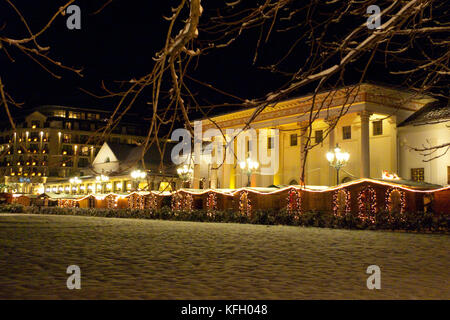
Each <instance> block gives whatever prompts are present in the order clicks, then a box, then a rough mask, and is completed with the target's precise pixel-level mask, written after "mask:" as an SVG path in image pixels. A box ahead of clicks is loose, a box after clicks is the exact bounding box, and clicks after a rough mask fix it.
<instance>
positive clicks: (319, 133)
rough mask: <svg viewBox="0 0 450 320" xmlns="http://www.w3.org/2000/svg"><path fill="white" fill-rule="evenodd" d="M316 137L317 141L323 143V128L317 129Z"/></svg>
mask: <svg viewBox="0 0 450 320" xmlns="http://www.w3.org/2000/svg"><path fill="white" fill-rule="evenodd" d="M315 137H316V143H321V142H322V141H323V130H316V132H315Z"/></svg>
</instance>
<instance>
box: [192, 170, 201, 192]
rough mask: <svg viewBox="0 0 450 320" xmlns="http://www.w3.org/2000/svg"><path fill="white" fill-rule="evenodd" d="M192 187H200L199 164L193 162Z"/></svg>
mask: <svg viewBox="0 0 450 320" xmlns="http://www.w3.org/2000/svg"><path fill="white" fill-rule="evenodd" d="M192 187H193V188H194V189H199V188H200V164H194V174H193V181H192Z"/></svg>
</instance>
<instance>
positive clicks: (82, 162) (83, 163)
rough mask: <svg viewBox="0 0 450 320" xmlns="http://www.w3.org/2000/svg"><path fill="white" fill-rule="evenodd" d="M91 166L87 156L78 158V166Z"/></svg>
mask: <svg viewBox="0 0 450 320" xmlns="http://www.w3.org/2000/svg"><path fill="white" fill-rule="evenodd" d="M88 166H89V160H88V159H87V158H80V159H79V160H78V167H80V168H86V167H88Z"/></svg>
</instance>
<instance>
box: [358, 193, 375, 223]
mask: <svg viewBox="0 0 450 320" xmlns="http://www.w3.org/2000/svg"><path fill="white" fill-rule="evenodd" d="M367 206H369V208H367ZM376 214H377V194H376V192H375V190H374V189H373V188H372V187H370V186H367V187H364V188H363V189H362V190H361V191H360V192H359V194H358V218H359V219H360V220H361V221H363V222H366V221H368V222H369V223H370V224H374V223H375V216H376Z"/></svg>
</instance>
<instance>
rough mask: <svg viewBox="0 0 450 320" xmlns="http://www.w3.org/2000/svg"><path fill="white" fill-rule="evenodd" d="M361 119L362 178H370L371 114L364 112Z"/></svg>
mask: <svg viewBox="0 0 450 320" xmlns="http://www.w3.org/2000/svg"><path fill="white" fill-rule="evenodd" d="M359 116H360V118H361V167H360V168H361V178H369V177H370V144H369V118H370V113H369V112H367V111H362V112H361V113H360V114H359Z"/></svg>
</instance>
